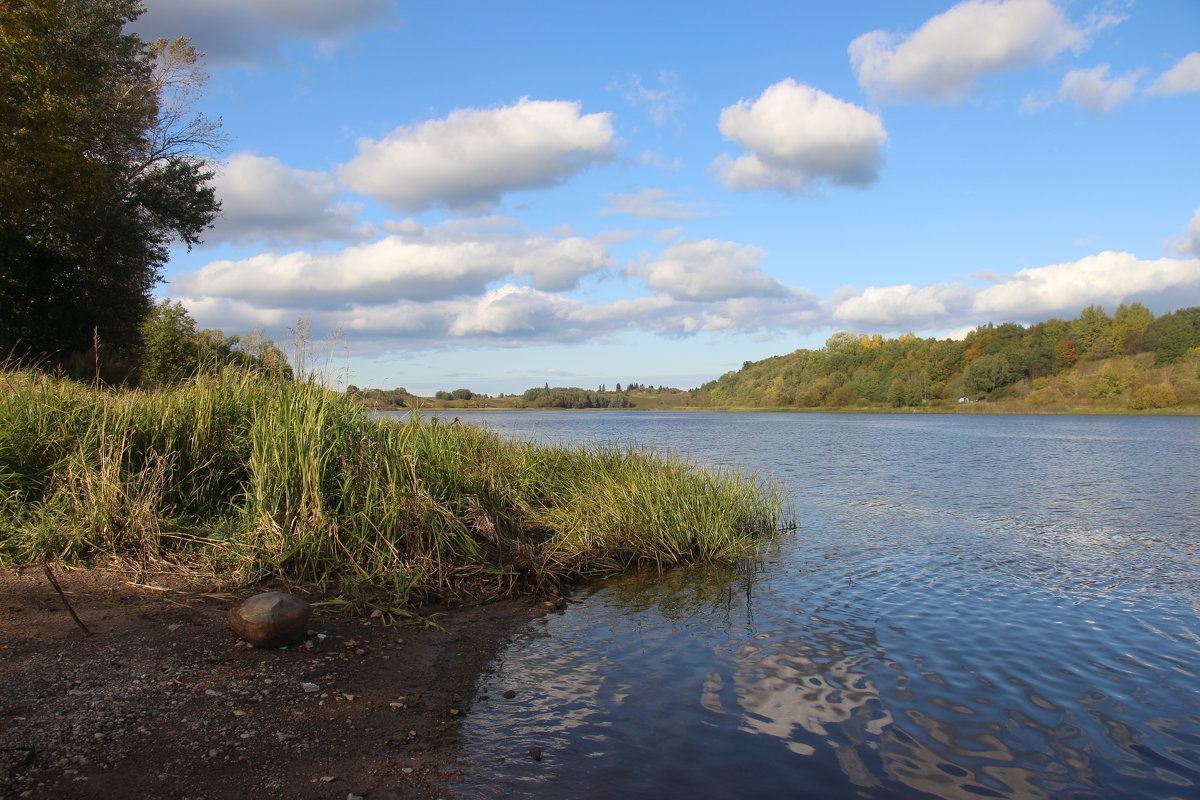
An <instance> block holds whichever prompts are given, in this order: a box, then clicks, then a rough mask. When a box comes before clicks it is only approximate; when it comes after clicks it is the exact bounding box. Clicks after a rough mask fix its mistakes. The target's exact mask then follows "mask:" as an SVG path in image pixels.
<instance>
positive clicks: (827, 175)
mask: <svg viewBox="0 0 1200 800" xmlns="http://www.w3.org/2000/svg"><path fill="white" fill-rule="evenodd" d="M718 127H719V128H720V131H721V134H722V135H723V136H724V137H725V138H726V139H729V140H731V141H733V142H736V143H737V144H739V145H741V146H742V147H744V148H746V149H747V150H749V151H750V152H749V154H747V155H743V156H739V157H738V158H732V157H730V156H728V155H724V156H721V157H720V158H718V159H717V160H716V161H714V162H713V168H714V170H715V171H716V173H717V175H718V176H719V177H720V178H721V180H722V181H724V183H725V185H726V186H727V187H728V188H730V189H733V190H735V191H746V190H750V189H768V188H769V189H779V190H782V191H785V192H791V191H803V190H805V189H808V188H810V187H811V186H813V185H814V184H817V183H819V182H822V181H828V182H830V183H832V184H834V185H838V186H858V187H867V186H871V185H872V184H874V183H875V181H876V180H878V177H879V167H880V165H881V164H882V162H883V146H884V144H886V142H887V131H886V130H884V127H883V121H882V120H881V119H880V118H879V115H877V114H873V113H871V112H869V111H867V110H865V109H863V108H860V107H859V106H856V105H854V104H853V103H848V102H846V101H844V100H839V99H837V98H836V97H833V96H832V95H829V94H826V93H825V92H822V91H820V90H819V89H814V88H812V87H811V86H806V85H804V84H801V83H797V82H796V81H794V80H792V79H791V78H788V79H786V80H783V81H780V82H779V83H777V84H775V85H773V86H770V87H768V88H767V90H766V91H764V92H763V93H762V95H760V96H759V97H758V99H757V100H754V101H753V102H750V101H747V100H742V101H740V102H738V103H737V104H736V105H732V106H729V107H728V108H726V109H724V110H723V111H722V112H721V117H720V122H719V125H718Z"/></svg>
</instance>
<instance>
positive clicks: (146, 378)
mask: <svg viewBox="0 0 1200 800" xmlns="http://www.w3.org/2000/svg"><path fill="white" fill-rule="evenodd" d="M141 333H142V341H143V349H142V382H143V383H146V384H148V385H150V386H170V385H172V384H176V383H180V382H182V381H184V380H187V379H188V378H190V377H191V376H192V375H194V374H195V372H196V370H197V369H199V368H200V351H199V347H197V341H196V321H195V320H194V319H192V318H191V317H190V316H188V313H187V311H186V310H184V308H183V304H182V303H178V302H176V303H172V302H171V301H170V300H163V301H162V302H161V303H159V304H158V305H157V306H155V307H154V309H153V310H152V311H151V312H150V314H149V315H148V316H147V317H146V319H145V320H144V321H143V322H142V329H141Z"/></svg>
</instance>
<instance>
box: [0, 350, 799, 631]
mask: <svg viewBox="0 0 1200 800" xmlns="http://www.w3.org/2000/svg"><path fill="white" fill-rule="evenodd" d="M783 507H784V503H783V500H782V495H781V493H780V492H779V490H778V489H777V487H775V486H774V485H773V484H771V483H769V482H766V481H762V480H758V479H755V478H748V477H745V476H742V475H739V474H737V473H733V472H728V471H719V470H716V471H715V470H706V469H702V468H700V467H698V466H696V465H693V464H690V463H688V462H686V461H685V460H683V459H680V458H676V457H673V456H666V455H660V454H656V453H652V452H647V451H640V450H635V449H629V448H617V447H604V446H546V445H538V444H533V443H529V442H521V441H512V440H508V439H504V438H501V437H500V436H498V435H496V434H493V433H490V432H487V431H485V430H483V429H481V428H476V427H473V426H466V425H459V424H456V423H446V422H443V421H440V420H423V419H421V418H420V417H418V416H417V415H413V416H411V417H410V418H408V419H407V420H406V421H403V422H390V421H382V422H379V421H375V420H372V419H370V418H369V417H368V416H367V415H366V414H365V413H364V412H363V410H362V409H361V408H360V407H359V406H357V405H355V404H354V403H352V402H350V401H347V400H346V399H345V398H344V397H343V396H342V395H340V394H338V393H336V392H333V391H330V390H328V389H327V388H325V387H323V386H321V385H319V384H317V383H316V382H313V381H296V382H287V381H281V380H277V379H272V378H269V377H264V376H261V375H253V374H249V373H243V372H238V371H234V370H227V371H224V372H220V373H217V374H213V375H204V376H200V377H198V378H196V379H195V380H193V381H191V382H189V383H187V384H184V385H182V386H179V387H176V388H173V389H166V390H161V391H156V392H141V391H112V390H101V389H93V388H90V387H86V386H82V385H79V384H76V383H72V382H69V381H64V380H58V379H55V378H50V377H47V376H44V375H40V374H36V373H31V372H21V371H13V370H5V371H0V560H3V561H7V562H9V563H13V564H24V563H35V562H40V561H43V560H68V561H83V560H87V559H89V558H93V557H96V556H103V555H107V556H115V557H118V558H122V559H127V560H140V561H146V560H151V559H157V560H166V561H171V562H174V563H176V564H178V565H184V564H188V565H196V564H203V565H204V568H205V569H209V570H215V571H216V572H217V574H218V575H221V576H223V577H225V578H228V579H230V580H235V581H240V582H246V583H250V582H256V581H260V580H266V579H278V580H282V581H284V582H289V583H297V584H302V585H306V586H310V587H313V588H315V589H318V590H323V591H326V592H329V593H333V594H338V595H341V596H342V597H343V598H349V600H350V601H351V602H354V603H358V604H361V603H362V602H371V603H376V604H378V603H385V604H387V605H389V606H391V607H395V608H403V607H404V606H406V605H411V604H413V603H416V602H419V601H421V600H425V599H430V598H445V599H458V600H463V599H484V598H492V597H498V596H503V595H507V594H513V593H519V592H525V591H531V590H535V589H537V588H540V587H545V586H550V585H558V584H560V583H562V582H564V581H569V580H571V579H574V578H577V577H579V576H583V575H594V574H603V573H607V572H615V571H621V570H627V569H630V568H632V567H636V566H642V565H646V566H655V567H659V568H662V567H668V566H672V565H677V564H684V563H691V562H709V563H729V562H733V561H735V560H737V559H740V558H744V557H747V556H748V555H752V554H753V553H754V552H755V550H756V548H757V547H758V545H759V542H760V541H761V540H762V539H763V538H764V537H766V536H769V535H770V534H772V533H773V532H774V531H776V530H777V529H778V527H779V525H780V523H781V517H782V514H783Z"/></svg>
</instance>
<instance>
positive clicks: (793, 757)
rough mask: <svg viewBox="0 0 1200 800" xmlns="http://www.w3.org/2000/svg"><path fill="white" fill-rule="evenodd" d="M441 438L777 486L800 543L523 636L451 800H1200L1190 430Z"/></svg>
mask: <svg viewBox="0 0 1200 800" xmlns="http://www.w3.org/2000/svg"><path fill="white" fill-rule="evenodd" d="M452 413H457V415H458V416H459V418H460V419H461V420H462V421H464V422H479V421H481V420H483V421H486V424H488V425H490V426H491V427H492V428H494V429H496V430H498V431H500V432H501V433H504V434H515V435H518V436H521V437H525V438H528V437H536V438H539V439H543V440H556V441H562V440H573V441H580V440H582V441H619V442H626V443H628V442H632V443H640V444H644V445H647V446H653V447H658V448H662V449H669V450H673V451H675V452H677V453H681V454H686V455H690V456H692V457H694V458H696V459H698V460H702V461H704V462H709V463H718V464H723V465H732V466H737V467H739V468H743V469H747V470H758V471H762V472H764V473H769V474H771V475H774V476H776V477H778V478H780V479H783V480H784V481H786V482H787V484H788V486H789V487H790V489H791V490H792V491H793V492H794V494H795V512H796V517H797V520H798V522H799V530H798V531H797V532H796V533H795V534H794V535H789V536H787V537H786V538H784V539H783V540H782V541H781V542H780V543H779V544H778V545H777V546H775V547H773V548H771V550H770V551H769V552H767V553H766V554H765V556H764V558H763V561H762V563H761V564H759V565H757V566H756V567H754V568H752V569H748V570H742V571H740V572H739V571H731V570H724V571H723V570H714V569H700V570H691V571H681V572H678V573H674V574H671V575H668V576H666V577H665V578H660V579H655V580H648V579H645V578H636V577H635V578H630V579H623V580H620V581H617V582H614V583H610V584H608V585H606V586H604V587H603V588H600V589H596V590H592V591H590V592H586V593H581V594H579V595H577V596H576V597H575V598H573V602H572V603H571V604H570V605H569V606H568V607H567V609H566V611H565V612H564V613H561V614H554V615H551V616H550V617H548V618H547V620H545V621H544V623H542V624H536V625H533V626H531V628H530V629H529V630H528V631H527V632H526V633H524V634H522V635H520V636H519V637H518V638H517V639H516V640H515V641H514V642H513V643H512V644H511V645H510V646H509V647H508V648H507V649H506V650H505V651H504V652H503V653H502V654H501V655H500V657H499V660H498V662H497V664H496V665H495V672H494V674H492V675H489V676H488V677H486V678H485V679H484V685H483V686H482V687H481V692H482V693H483V694H484V695H486V696H482V697H480V699H478V700H477V701H476V702H475V704H474V706H473V707H472V708H471V709H470V711H469V713H468V715H467V717H466V722H465V723H464V728H463V735H464V738H465V758H464V762H465V763H464V770H465V775H464V778H463V781H462V783H461V784H459V785H458V787H457V789H456V794H457V796H459V797H463V798H491V797H504V798H509V797H513V798H521V797H528V798H740V797H754V798H843V797H845V798H910V797H911V798H981V797H984V798H987V797H1019V798H1094V797H1103V798H1169V797H1177V798H1197V797H1200V680H1198V678H1197V671H1198V669H1200V614H1198V607H1197V603H1198V601H1200V547H1198V543H1200V531H1198V528H1200V525H1198V523H1200V502H1198V501H1197V497H1196V488H1197V487H1198V486H1200V457H1198V452H1200V450H1198V445H1200V420H1197V419H1194V418H1149V417H1131V418H1125V417H1082V418H1077V417H1019V416H924V415H862V416H859V415H818V414H704V413H698V414H697V413H692V414H673V413H640V414H639V413H629V412H559V413H554V412H486V413H470V412H452ZM507 689H512V690H514V691H515V692H516V696H515V697H514V698H512V699H504V698H503V696H502V693H503V692H504V691H505V690H507ZM532 747H540V748H541V751H542V759H541V760H540V761H534V760H533V759H532V758H530V756H529V750H530V748H532Z"/></svg>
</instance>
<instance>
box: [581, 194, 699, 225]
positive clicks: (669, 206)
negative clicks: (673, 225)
mask: <svg viewBox="0 0 1200 800" xmlns="http://www.w3.org/2000/svg"><path fill="white" fill-rule="evenodd" d="M604 196H605V197H607V198H608V199H609V201H610V202H611V203H612V205H611V206H610V207H609V208H605V209H602V210H601V211H600V213H601V214H602V215H606V214H628V215H630V216H633V217H645V218H647V219H691V218H692V217H703V216H705V215H707V214H708V212H707V211H706V210H704V208H702V207H701V206H699V205H695V204H693V205H689V204H686V203H677V202H675V201H672V200H670V199H669V198H670V197H671V193H670V192H668V191H666V190H665V189H643V190H642V191H640V192H637V193H635V194H617V193H609V194H605V195H604Z"/></svg>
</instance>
